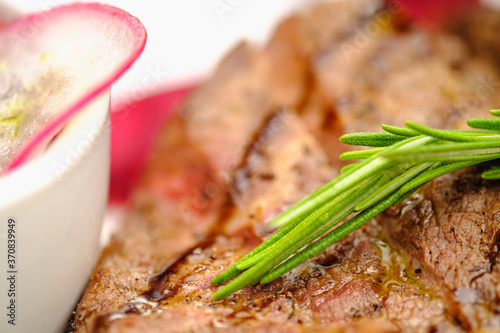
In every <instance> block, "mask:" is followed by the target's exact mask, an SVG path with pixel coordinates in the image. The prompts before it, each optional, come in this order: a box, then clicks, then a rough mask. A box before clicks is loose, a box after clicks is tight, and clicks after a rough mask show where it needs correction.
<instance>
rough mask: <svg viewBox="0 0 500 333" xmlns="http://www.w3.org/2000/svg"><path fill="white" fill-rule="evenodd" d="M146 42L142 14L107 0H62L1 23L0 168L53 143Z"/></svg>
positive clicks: (21, 160)
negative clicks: (67, 1)
mask: <svg viewBox="0 0 500 333" xmlns="http://www.w3.org/2000/svg"><path fill="white" fill-rule="evenodd" d="M145 42H146V30H145V29H144V26H143V25H142V24H141V22H140V21H139V20H138V19H137V18H135V17H133V16H131V15H130V14H128V13H126V12H124V11H122V10H120V9H118V8H114V7H111V6H107V5H100V4H80V3H78V4H72V5H68V6H61V7H57V8H54V9H52V10H49V11H45V12H41V13H36V14H33V15H29V16H26V17H22V18H20V19H17V20H15V21H13V22H11V23H9V24H7V25H6V26H4V27H2V29H0V82H1V84H0V125H3V129H4V131H3V132H4V133H3V137H2V127H0V140H1V141H0V142H1V143H0V170H2V169H5V167H7V170H12V169H13V168H15V167H17V166H19V165H20V164H22V163H23V162H24V161H25V160H26V159H27V158H28V157H30V155H32V154H33V152H35V151H37V150H39V148H40V146H44V145H45V144H47V143H48V142H49V141H50V140H51V139H52V138H53V136H54V135H55V134H56V133H57V132H58V131H59V130H60V129H61V128H62V126H63V125H64V124H65V123H66V122H67V121H68V119H70V117H71V116H72V115H74V114H75V113H77V112H78V111H79V110H81V109H82V107H84V106H85V105H86V104H87V103H89V102H90V101H92V100H93V99H94V98H95V97H96V96H98V95H99V94H100V93H102V92H103V91H105V90H107V89H108V88H109V87H110V85H111V84H112V83H113V82H114V81H115V80H116V79H118V78H119V77H120V76H121V75H122V74H123V73H124V72H125V71H126V70H127V69H128V68H129V67H130V66H131V65H132V63H133V62H134V61H135V60H136V59H137V57H138V56H139V55H140V54H141V52H142V50H143V49H144V45H145ZM2 112H3V113H2ZM2 114H3V123H2ZM11 115H12V117H11V118H10V119H7V120H6V117H9V116H11ZM12 119H14V121H13V122H12V121H11V120H12ZM9 121H11V123H12V124H11V123H9ZM16 122H17V124H20V125H19V126H17V128H16V126H15V125H16ZM5 124H7V125H5ZM9 126H11V128H10V130H11V132H10V133H9V131H8V130H7V131H6V130H5V128H7V127H9ZM12 129H14V130H13V131H12ZM16 130H17V136H15V131H16ZM14 136H15V137H14ZM2 164H3V165H2Z"/></svg>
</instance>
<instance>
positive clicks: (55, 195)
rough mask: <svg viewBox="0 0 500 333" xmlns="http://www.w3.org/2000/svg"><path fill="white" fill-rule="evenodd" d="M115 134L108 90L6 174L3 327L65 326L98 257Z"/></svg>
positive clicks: (1, 190) (2, 184)
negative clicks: (35, 154) (45, 145)
mask: <svg viewBox="0 0 500 333" xmlns="http://www.w3.org/2000/svg"><path fill="white" fill-rule="evenodd" d="M109 134H110V131H109V91H108V92H106V93H103V94H101V95H100V96H99V97H98V98H96V99H95V100H94V101H92V102H91V103H90V104H88V105H87V106H86V107H85V109H84V110H82V111H81V113H79V114H78V115H76V116H75V117H74V118H73V119H71V121H70V122H69V123H68V124H67V125H66V127H65V128H64V129H63V131H62V132H61V133H60V134H59V136H58V137H57V138H56V140H55V141H54V142H53V143H52V144H51V145H50V147H49V148H48V150H47V151H46V152H45V153H44V154H43V155H42V156H40V157H38V158H36V159H34V160H32V161H30V162H28V163H26V164H25V165H22V166H21V167H19V168H17V169H16V170H14V171H13V172H11V173H9V174H7V175H5V176H2V177H0V332H2V333H7V332H61V331H63V330H64V327H65V325H66V323H67V322H68V320H69V319H70V316H71V312H72V311H73V309H74V307H75V305H76V303H77V301H78V299H79V298H80V297H81V295H82V292H83V290H84V288H85V285H86V284H87V282H88V279H89V276H90V275H91V273H92V269H93V267H94V265H95V263H96V261H97V259H98V256H99V233H100V229H101V224H102V221H103V217H104V212H105V208H106V202H107V195H108V179H109V163H110V161H109V156H110V155H109V143H110V140H109ZM9 221H10V223H9ZM9 225H12V226H13V227H10V226H9ZM9 232H10V233H9ZM9 235H14V236H9ZM9 237H11V238H9ZM14 237H15V238H14ZM9 239H10V240H15V249H14V250H12V249H9ZM12 244H14V242H12V241H11V242H10V248H13V247H14V246H13V245H12ZM9 250H10V252H11V255H12V257H8V254H9ZM8 260H14V261H10V262H9V261H8ZM11 264H12V265H13V266H10V265H11ZM12 276H13V277H14V279H11V281H9V280H8V278H9V277H12ZM11 282H13V284H12V285H11ZM9 290H12V292H13V294H12V292H9ZM12 302H14V303H12ZM11 304H14V306H15V310H12V311H11V309H9V308H8V307H9V306H10V307H11V308H12V306H11ZM11 313H14V314H15V317H14V316H10V314H11ZM11 318H12V319H13V318H15V325H12V324H10V323H9V320H11Z"/></svg>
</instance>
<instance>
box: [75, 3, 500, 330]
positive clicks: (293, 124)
mask: <svg viewBox="0 0 500 333" xmlns="http://www.w3.org/2000/svg"><path fill="white" fill-rule="evenodd" d="M478 15H485V14H484V13H480V14H478ZM488 15H490V16H491V17H490V20H491V21H492V22H495V20H496V22H500V15H498V14H496V13H489V14H488ZM469 22H471V23H469ZM473 22H475V21H474V20H473V19H471V18H468V19H467V20H464V21H463V22H462V23H461V25H460V29H458V28H457V27H453V28H450V30H449V31H448V32H446V31H443V32H439V33H432V34H430V33H426V32H424V31H421V30H419V29H418V28H415V27H413V26H411V25H408V24H406V23H405V22H404V21H403V19H402V18H401V17H399V15H398V10H397V8H383V7H380V5H377V4H376V3H374V2H373V1H345V2H333V3H325V4H319V5H318V6H317V7H315V8H313V9H311V10H310V11H309V12H307V13H305V14H302V15H299V16H295V17H292V18H290V19H288V20H286V21H285V22H284V23H283V24H282V25H281V26H280V27H278V29H277V31H276V33H275V35H274V37H273V38H272V39H271V41H270V43H269V44H268V45H267V47H266V48H264V49H258V48H255V47H252V46H250V45H248V44H242V45H240V46H239V47H237V48H236V49H235V50H234V51H233V52H232V53H231V54H229V55H228V56H227V57H226V58H225V59H224V60H223V62H222V63H221V64H220V66H219V67H218V69H217V72H216V73H215V75H214V77H213V78H212V79H211V80H209V81H208V82H207V83H206V84H204V85H203V86H202V87H200V88H199V89H198V90H197V91H196V92H195V93H194V94H193V95H192V96H191V97H190V98H189V99H188V101H186V103H184V105H183V106H182V108H181V110H180V111H179V114H178V115H177V116H176V117H174V118H173V119H170V120H169V121H168V123H167V124H165V127H164V130H163V132H162V136H161V138H160V140H159V143H158V147H157V149H156V151H155V153H154V156H153V157H152V159H151V162H150V163H149V166H148V168H147V170H146V172H145V173H144V175H143V178H142V182H141V184H140V185H139V186H138V188H137V189H136V192H135V194H134V196H133V199H132V204H131V205H132V207H131V211H130V214H129V216H128V218H127V219H126V221H125V222H124V225H123V228H122V229H121V230H120V231H118V232H117V233H116V235H114V236H113V237H112V239H111V241H110V243H109V245H108V246H107V248H106V249H105V250H104V252H103V254H102V256H101V259H100V261H99V263H98V264H97V266H96V270H95V272H94V274H93V276H92V278H91V281H90V282H89V286H88V287H87V290H86V292H85V294H84V296H83V298H82V300H81V302H80V303H79V305H78V308H77V311H76V313H75V320H74V327H75V331H77V332H115V331H116V332H139V331H148V332H156V331H157V332H211V331H222V332H225V331H226V332H247V331H252V332H254V331H255V332H270V331H271V332H275V331H276V332H294V331H297V332H299V331H306V332H312V331H318V332H322V331H334V332H336V331H339V332H342V331H351V330H352V331H359V332H365V331H371V332H396V331H401V330H403V331H408V332H436V331H439V332H463V331H470V330H480V329H487V328H496V329H499V328H500V320H499V315H498V313H499V311H500V310H499V308H500V300H499V295H500V283H499V282H500V281H498V280H499V278H500V275H499V274H500V273H499V272H500V270H499V268H498V267H497V265H496V257H497V256H498V239H499V237H500V236H498V235H499V233H498V230H499V228H500V196H499V191H500V184H499V183H498V182H494V181H482V180H481V179H480V176H479V173H478V172H477V169H476V168H471V169H467V170H465V171H460V172H456V173H454V174H452V175H447V176H444V177H441V178H439V179H437V180H435V181H433V182H431V183H429V184H428V185H426V186H425V187H424V189H423V190H422V191H421V192H420V193H418V194H416V195H414V196H412V197H410V198H409V199H408V200H406V201H405V202H403V203H401V204H400V205H399V206H397V207H394V208H391V209H389V210H387V211H386V212H385V213H384V214H382V215H380V216H379V217H378V218H377V221H371V222H369V223H367V224H366V225H365V226H363V227H362V228H360V229H358V230H357V231H355V232H353V233H352V234H350V235H349V236H348V237H346V238H345V239H343V240H342V241H340V242H339V243H337V244H334V245H333V246H331V247H330V248H328V249H327V250H326V251H325V252H324V253H322V254H320V255H318V256H317V257H315V258H312V259H311V260H309V261H307V262H305V263H304V264H302V265H301V266H299V267H297V268H296V269H294V270H293V271H291V272H289V273H288V274H286V275H285V276H284V277H282V278H280V279H277V280H276V281H274V282H272V283H270V284H267V285H257V286H255V287H246V288H244V289H243V290H241V291H239V292H237V293H235V294H234V295H232V296H230V297H228V298H226V299H224V300H221V301H217V302H213V301H211V297H212V295H213V293H214V292H215V291H216V290H217V288H218V287H217V288H216V287H212V286H211V285H210V280H211V279H212V278H213V277H214V276H215V275H217V274H218V273H220V272H222V271H223V270H224V269H226V268H228V267H229V266H230V265H231V264H232V263H234V262H235V261H236V260H237V259H239V258H241V257H242V256H243V255H244V254H245V253H247V252H248V251H250V250H251V249H252V248H254V247H255V246H256V245H258V244H259V243H260V242H261V241H262V240H263V239H265V238H266V237H268V236H269V235H268V234H265V228H264V226H265V225H266V224H267V223H268V222H269V221H270V220H271V219H272V218H273V217H275V216H276V215H277V214H279V213H280V212H282V211H283V210H285V209H286V208H287V207H289V206H290V205H291V204H293V203H294V202H296V201H297V200H299V199H300V198H302V197H303V196H304V195H306V194H307V193H309V192H311V191H312V190H314V189H315V188H317V187H318V186H320V185H322V184H324V183H325V182H326V181H328V180H329V179H331V178H333V177H335V176H336V175H337V174H338V171H337V170H338V167H339V166H340V164H339V163H338V162H337V161H336V160H335V159H334V157H336V156H338V154H339V153H340V152H341V151H342V150H344V149H345V148H344V147H342V146H340V145H338V144H335V143H332V142H333V141H336V138H337V137H338V135H339V134H341V133H343V132H344V131H349V132H351V131H360V130H378V126H379V125H380V123H388V124H394V125H401V124H402V122H403V120H404V119H407V118H410V117H411V119H412V120H416V121H421V122H423V123H426V124H430V125H433V126H439V127H448V128H458V127H461V126H463V125H464V120H465V119H466V118H468V117H470V116H471V115H473V114H476V115H477V114H481V113H480V112H484V111H485V110H487V109H488V108H493V107H498V105H500V89H499V88H500V87H499V86H498V83H497V82H498V81H499V80H500V79H498V70H497V67H496V66H497V65H498V64H497V63H496V60H497V59H495V56H494V53H493V51H491V52H490V51H488V52H486V51H484V52H483V51H481V49H480V48H478V47H475V46H474V45H473V44H472V43H471V42H470V40H471V38H472V37H471V36H473V35H477V36H478V37H477V38H480V37H479V35H481V31H478V30H477V29H474V28H472V25H473ZM377 24H378V27H379V28H380V29H376V28H373V29H376V30H373V31H376V33H373V34H370V35H367V37H368V39H366V40H365V41H364V42H363V43H362V44H359V43H358V41H359V40H360V38H362V37H363V36H362V35H363V33H364V34H367V31H370V30H367V29H368V28H369V27H371V26H372V25H374V26H375V27H376V25H377ZM396 24H397V25H396ZM492 24H493V23H492ZM469 26H471V28H470V29H467V27H469ZM367 27H368V28H367ZM396 27H397V28H396ZM370 29H372V28H370ZM360 34H361V35H360ZM484 38H487V37H486V36H485V37H484ZM494 47H495V46H494V45H493V46H491V48H490V49H491V50H493V49H494Z"/></svg>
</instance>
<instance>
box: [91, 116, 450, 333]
mask: <svg viewBox="0 0 500 333" xmlns="http://www.w3.org/2000/svg"><path fill="white" fill-rule="evenodd" d="M334 174H335V171H334V170H333V169H331V168H330V167H329V166H328V163H327V158H326V156H325V155H324V153H323V152H322V151H321V149H320V147H319V145H318V144H317V142H316V141H315V140H314V139H313V137H312V136H311V135H310V134H309V133H308V132H307V130H306V129H305V127H304V125H303V124H302V123H301V120H300V119H299V118H298V117H296V116H294V115H293V114H289V113H286V114H284V113H282V112H278V113H276V114H274V115H273V116H271V117H270V118H268V119H266V120H265V121H264V122H263V124H262V128H260V129H259V131H258V133H256V135H254V141H253V142H252V145H251V146H250V147H249V148H248V150H247V151H246V152H245V154H244V160H243V161H242V163H241V164H240V166H239V167H238V168H237V169H236V171H235V179H234V182H233V186H232V187H231V188H230V189H229V193H230V195H231V201H232V202H233V206H232V207H231V208H230V209H229V210H227V211H224V210H223V212H222V216H223V217H224V218H223V219H220V220H219V221H218V227H217V228H216V229H214V233H213V234H212V237H208V241H207V242H204V243H201V244H199V245H197V246H195V247H194V248H191V249H189V250H188V251H187V252H186V255H185V256H183V257H182V258H180V259H179V260H178V261H176V262H175V263H174V264H172V265H169V266H168V267H166V268H165V269H164V270H162V271H161V272H160V273H159V275H157V276H156V277H154V278H153V279H152V280H151V282H150V289H149V290H147V291H146V292H143V293H142V294H138V295H137V297H136V298H134V299H132V300H131V302H129V303H128V304H127V305H125V306H124V307H121V308H118V309H116V310H115V311H111V312H101V313H99V314H98V315H97V316H95V317H94V318H93V321H92V320H89V321H88V322H87V325H89V326H88V327H90V328H91V330H92V331H94V332H101V331H103V332H104V331H120V332H126V331H129V332H135V331H137V330H140V329H144V328H147V329H148V330H151V331H160V330H167V331H173V332H176V331H177V332H183V331H216V330H217V331H219V330H223V331H224V329H225V330H226V331H234V330H240V331H254V330H256V331H259V330H262V331H265V330H267V331H269V330H271V331H302V330H304V329H306V328H309V329H311V330H313V329H327V328H330V329H342V328H347V327H351V328H354V329H356V328H359V329H361V328H360V327H363V325H368V324H367V321H368V322H370V324H369V325H370V326H371V327H373V330H374V331H382V332H385V331H398V330H399V329H405V330H413V331H417V330H419V329H425V330H428V331H429V330H431V329H439V330H443V331H444V330H447V331H460V328H459V327H457V326H456V325H455V324H454V323H453V321H452V320H451V318H449V317H448V316H447V314H446V313H445V312H444V305H443V303H442V301H441V299H440V298H439V297H434V296H432V295H431V294H429V293H428V291H427V290H425V289H422V288H420V286H419V284H418V283H416V282H415V279H416V277H415V276H414V274H410V275H408V273H407V272H406V271H405V264H404V262H403V261H402V259H401V258H400V257H399V256H398V255H397V254H396V253H394V252H393V251H391V249H390V248H389V247H388V245H387V244H386V243H385V242H383V241H382V240H380V239H379V238H378V234H379V228H378V227H377V226H376V224H374V223H370V224H369V225H366V226H365V227H363V228H362V229H360V230H358V231H356V232H354V233H353V234H351V235H350V236H349V237H347V238H346V239H344V240H343V241H342V242H339V243H338V244H335V245H334V246H332V247H331V248H329V249H328V250H327V251H326V252H325V253H323V254H322V255H320V256H318V257H316V258H314V259H312V260H310V261H308V262H307V263H305V264H303V265H302V266H300V267H299V268H297V269H296V270H294V271H292V272H291V273H289V274H288V275H287V276H285V277H283V278H280V279H278V280H276V281H275V282H273V283H270V284H268V285H264V286H257V287H246V288H244V289H243V290H242V291H240V292H237V293H236V294H234V295H232V296H230V297H228V298H226V299H224V300H222V301H218V302H213V301H212V300H211V297H212V295H213V293H214V292H215V291H216V290H217V288H215V287H212V286H211V285H210V280H211V279H212V278H213V277H214V276H215V275H216V274H218V273H220V272H222V271H223V270H224V269H226V268H228V267H229V266H230V265H231V264H232V263H233V262H234V261H236V260H237V259H238V258H240V257H241V256H242V255H243V254H244V253H245V252H247V251H249V250H251V249H252V248H253V247H255V246H256V245H257V244H258V243H259V242H260V239H261V238H260V237H258V235H257V234H258V233H259V232H260V231H261V228H260V227H261V226H262V223H263V221H265V220H266V219H267V217H268V216H272V215H275V214H276V213H277V212H279V211H281V210H283V209H284V208H285V207H286V206H287V205H288V204H289V202H293V201H296V200H297V199H298V198H299V197H300V196H301V193H303V192H304V191H308V190H309V189H308V188H309V187H317V186H319V185H320V184H323V183H324V182H325V181H326V180H327V179H328V178H330V177H331V176H332V175H334ZM271 175H272V176H271ZM147 223H148V221H147V220H146V221H145V224H146V226H145V228H146V229H147V228H148V226H147ZM125 231H126V230H125ZM129 236H130V237H132V236H133V235H129ZM121 237H125V235H122V236H121ZM113 242H114V240H112V243H111V246H113ZM97 269H99V267H98V268H97ZM101 279H102V277H101ZM94 281H95V280H94ZM137 313H142V315H137ZM359 320H361V322H358V321H359ZM171 322H173V324H170V323H171ZM82 324H83V323H82ZM82 331H83V327H82Z"/></svg>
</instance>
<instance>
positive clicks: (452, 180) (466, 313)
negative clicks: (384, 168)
mask: <svg viewBox="0 0 500 333" xmlns="http://www.w3.org/2000/svg"><path fill="white" fill-rule="evenodd" d="M405 205H406V206H404V207H398V209H394V210H391V211H388V212H386V214H384V215H382V216H380V217H379V222H380V223H381V224H382V226H383V228H384V230H385V231H386V233H387V235H388V237H389V238H390V242H391V244H393V245H395V246H396V247H397V249H398V250H399V252H400V253H403V254H404V256H405V257H406V258H407V259H408V260H409V264H410V267H412V269H415V270H418V271H419V272H421V274H420V275H419V276H420V282H421V283H422V284H423V285H424V286H426V287H428V288H431V289H432V290H434V292H435V293H436V294H438V295H439V296H440V297H442V298H443V299H444V300H445V304H446V306H447V308H448V311H449V312H450V313H452V314H453V316H454V317H455V318H457V319H458V320H459V321H460V324H461V325H462V326H463V327H464V328H467V329H480V328H484V327H495V328H498V327H500V315H499V312H498V311H499V305H500V298H499V296H500V269H499V266H498V265H497V258H498V256H499V253H498V251H499V249H498V245H499V240H500V183H499V182H495V181H484V180H482V179H481V178H480V176H479V173H477V172H475V170H474V169H472V170H471V169H469V170H467V171H464V172H460V173H455V174H453V175H446V176H444V177H441V178H439V179H438V180H436V181H434V182H432V183H431V184H429V186H426V188H425V191H424V193H423V196H420V197H419V198H414V199H413V200H412V201H409V202H407V203H406V204H405Z"/></svg>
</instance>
